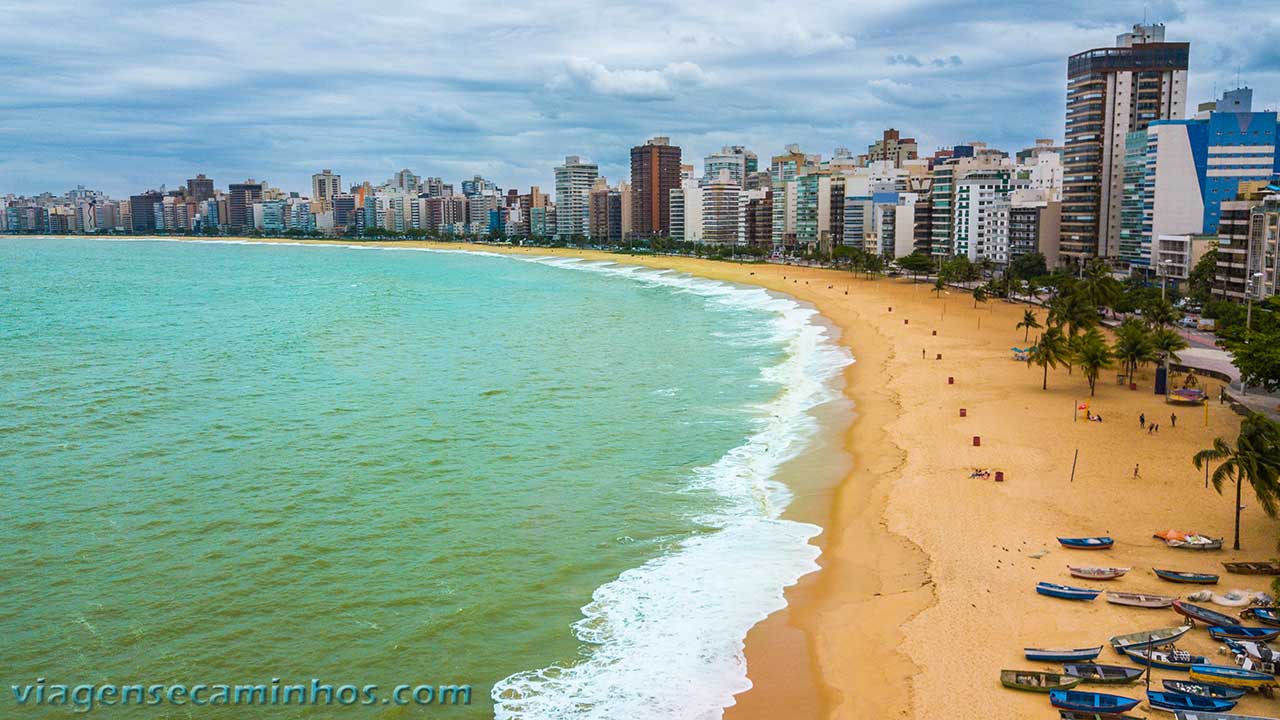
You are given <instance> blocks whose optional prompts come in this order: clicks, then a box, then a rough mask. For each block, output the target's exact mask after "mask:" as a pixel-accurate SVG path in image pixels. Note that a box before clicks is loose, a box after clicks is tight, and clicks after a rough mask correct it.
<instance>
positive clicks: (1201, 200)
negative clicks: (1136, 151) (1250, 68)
mask: <svg viewBox="0 0 1280 720" xmlns="http://www.w3.org/2000/svg"><path fill="white" fill-rule="evenodd" d="M1252 95H1253V92H1252V91H1251V90H1249V89H1248V88H1241V89H1239V90H1230V91H1228V92H1227V93H1226V94H1224V95H1223V99H1222V100H1221V101H1219V102H1218V103H1217V107H1219V108H1227V109H1226V110H1223V111H1219V110H1217V109H1213V110H1209V111H1208V112H1202V113H1200V114H1198V115H1197V117H1195V118H1193V119H1191V120H1160V121H1157V122H1154V123H1152V124H1151V125H1150V126H1148V127H1147V132H1146V134H1147V152H1146V171H1145V173H1144V176H1143V179H1142V183H1141V188H1140V190H1138V191H1139V192H1140V193H1141V197H1142V243H1141V246H1140V248H1139V249H1138V252H1136V253H1131V254H1129V255H1130V256H1129V257H1128V258H1127V259H1128V260H1129V261H1130V262H1131V263H1132V264H1135V265H1138V266H1150V265H1151V249H1152V247H1153V246H1154V244H1155V243H1156V242H1157V241H1158V239H1159V238H1160V236H1162V235H1187V234H1215V233H1217V232H1218V223H1219V221H1220V220H1221V216H1222V203H1223V202H1224V201H1230V200H1234V199H1235V197H1236V193H1237V191H1238V189H1239V186H1240V183H1242V182H1250V181H1264V182H1265V181H1268V180H1270V179H1272V178H1273V177H1275V176H1276V174H1277V173H1280V154H1278V153H1277V150H1276V148H1277V146H1276V135H1277V126H1276V113H1274V112H1251V111H1250V107H1251V104H1252ZM1126 191H1129V190H1128V188H1126Z"/></svg>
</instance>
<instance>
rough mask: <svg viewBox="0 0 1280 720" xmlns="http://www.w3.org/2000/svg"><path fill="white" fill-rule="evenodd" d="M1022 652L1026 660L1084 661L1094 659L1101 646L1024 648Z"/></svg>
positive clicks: (1100, 651) (1100, 652)
mask: <svg viewBox="0 0 1280 720" xmlns="http://www.w3.org/2000/svg"><path fill="white" fill-rule="evenodd" d="M1023 654H1024V655H1025V656H1026V658H1027V659H1028V660H1038V661H1040V662H1085V661H1088V660H1094V659H1096V658H1097V657H1098V656H1099V655H1101V654H1102V646H1101V645H1099V646H1097V647H1091V648H1075V649H1073V650H1053V649H1046V648H1024V649H1023Z"/></svg>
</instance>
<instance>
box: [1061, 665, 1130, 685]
mask: <svg viewBox="0 0 1280 720" xmlns="http://www.w3.org/2000/svg"><path fill="white" fill-rule="evenodd" d="M1144 672H1146V671H1145V670H1142V669H1140V668H1133V667H1129V666H1127V665H1099V664H1098V663H1064V664H1063V666H1062V673H1063V674H1064V675H1070V676H1072V677H1078V678H1080V679H1081V680H1083V681H1084V682H1086V683H1089V684H1098V685H1126V684H1128V683H1131V682H1133V681H1135V680H1137V679H1138V678H1140V677H1142V674H1143V673H1144ZM1063 689H1066V688H1063Z"/></svg>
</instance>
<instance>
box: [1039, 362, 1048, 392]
mask: <svg viewBox="0 0 1280 720" xmlns="http://www.w3.org/2000/svg"><path fill="white" fill-rule="evenodd" d="M1040 389H1041V390H1048V389H1049V363H1045V364H1044V382H1042V383H1040Z"/></svg>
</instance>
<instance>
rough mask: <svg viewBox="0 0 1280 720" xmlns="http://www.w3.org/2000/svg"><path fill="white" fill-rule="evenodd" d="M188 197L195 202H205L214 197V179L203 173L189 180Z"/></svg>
mask: <svg viewBox="0 0 1280 720" xmlns="http://www.w3.org/2000/svg"><path fill="white" fill-rule="evenodd" d="M187 197H188V198H190V199H191V200H194V201H195V202H203V201H205V200H208V199H209V198H211V197H213V180H211V179H209V178H207V177H205V176H204V174H203V173H201V174H199V175H196V176H195V177H193V178H191V179H189V180H187Z"/></svg>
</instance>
